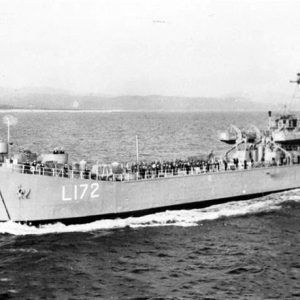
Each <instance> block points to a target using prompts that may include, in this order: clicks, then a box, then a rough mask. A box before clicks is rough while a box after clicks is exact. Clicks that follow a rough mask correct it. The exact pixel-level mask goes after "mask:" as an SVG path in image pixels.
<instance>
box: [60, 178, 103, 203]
mask: <svg viewBox="0 0 300 300" xmlns="http://www.w3.org/2000/svg"><path fill="white" fill-rule="evenodd" d="M99 188H100V185H99V183H97V182H94V183H92V184H91V185H89V184H87V183H83V184H79V185H78V184H74V185H72V186H68V187H66V186H65V185H63V186H62V201H76V200H83V199H89V198H91V199H95V198H99V196H100V194H99V192H98V191H99Z"/></svg>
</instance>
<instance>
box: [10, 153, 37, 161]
mask: <svg viewBox="0 0 300 300" xmlns="http://www.w3.org/2000/svg"><path fill="white" fill-rule="evenodd" d="M13 159H16V160H17V161H18V163H25V162H33V161H36V160H37V154H36V153H32V152H31V151H30V150H24V151H23V152H22V153H18V154H15V155H14V156H13Z"/></svg>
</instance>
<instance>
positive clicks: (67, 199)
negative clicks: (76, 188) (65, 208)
mask: <svg viewBox="0 0 300 300" xmlns="http://www.w3.org/2000/svg"><path fill="white" fill-rule="evenodd" d="M62 200H63V201H70V200H72V198H71V197H66V187H65V186H64V185H63V186H62Z"/></svg>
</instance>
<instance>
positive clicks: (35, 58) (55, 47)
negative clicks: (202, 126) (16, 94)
mask: <svg viewBox="0 0 300 300" xmlns="http://www.w3.org/2000/svg"><path fill="white" fill-rule="evenodd" d="M297 72H300V1H297V0H295V1H292V0H281V1H275V0H268V1H267V0H261V1H258V0H251V1H248V0H244V1H241V0H235V1H234V0H231V1H228V0H223V1H214V0H210V1H205V0H201V1H199V0H195V1H194V0H182V1H178V0H170V1H167V0H165V1H164V0H158V1H156V0H147V1H142V0H120V1H119V0H95V1H94V0H83V1H81V0H43V1H40V0H26V1H23V0H20V1H17V0H0V87H2V88H9V89H10V88H13V89H19V88H28V87H29V88H31V87H33V88H43V87H47V88H53V89H59V90H60V89H61V90H66V91H70V92H72V93H79V94H107V95H169V96H188V97H198V96H199V97H200V96H205V97H209V96H212V97H215V96H225V95H242V94H245V95H247V94H250V95H251V94H252V95H254V94H264V93H284V94H288V93H291V90H292V89H293V87H291V84H290V83H289V80H291V79H295V76H296V73H297Z"/></svg>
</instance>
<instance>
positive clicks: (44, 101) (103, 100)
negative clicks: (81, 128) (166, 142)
mask: <svg viewBox="0 0 300 300" xmlns="http://www.w3.org/2000/svg"><path fill="white" fill-rule="evenodd" d="M1 106H2V108H3V109H5V108H13V107H15V108H25V109H88V110H132V111H139V110H142V111H182V110H184V111H205V110H210V111H220V110H221V111H240V110H242V111H243V110H268V109H270V105H267V104H263V103H260V102H255V101H251V100H248V99H246V98H243V97H241V98H238V97H226V98H205V97H195V98H188V97H172V96H159V95H150V96H117V97H115V96H105V95H72V94H70V93H67V92H66V91H60V90H59V91H56V90H52V89H49V88H48V89H44V90H43V89H36V90H35V89H20V90H8V89H0V108H1ZM271 109H272V108H271Z"/></svg>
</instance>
